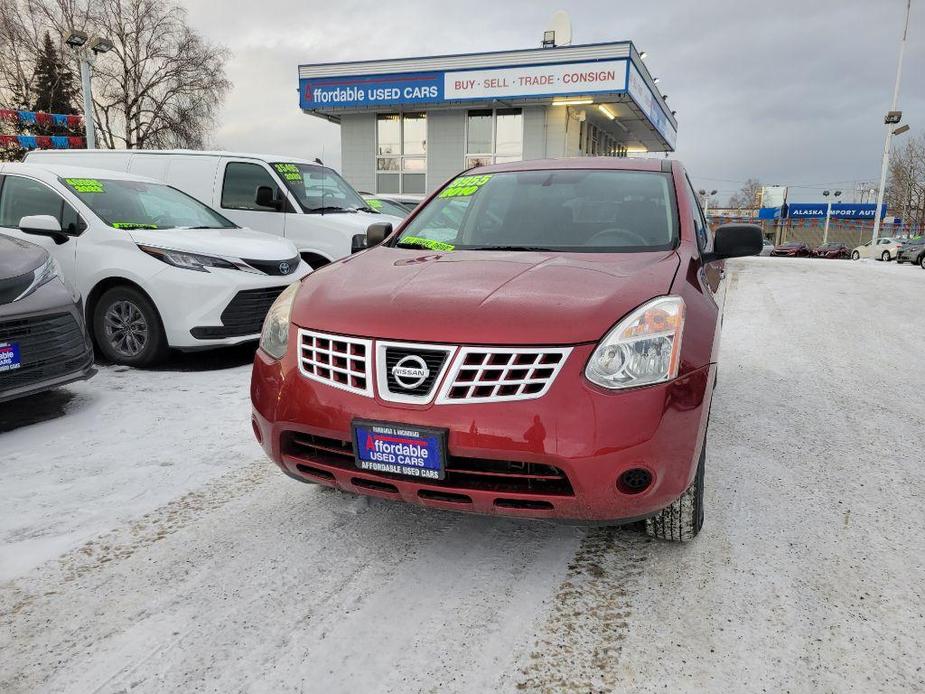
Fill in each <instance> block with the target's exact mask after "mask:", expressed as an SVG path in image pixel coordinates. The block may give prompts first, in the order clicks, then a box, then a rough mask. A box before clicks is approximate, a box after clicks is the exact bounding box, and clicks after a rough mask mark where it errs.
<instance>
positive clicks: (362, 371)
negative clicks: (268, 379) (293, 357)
mask: <svg viewBox="0 0 925 694" xmlns="http://www.w3.org/2000/svg"><path fill="white" fill-rule="evenodd" d="M371 357H372V341H371V340H363V339H360V338H356V337H344V336H343V335H331V334H328V333H317V332H314V331H311V330H302V329H300V330H299V370H300V371H301V372H302V375H303V376H305V377H306V378H310V379H312V380H314V381H320V382H322V383H327V384H328V385H330V386H333V387H335V388H340V389H342V390H348V391H350V392H352V393H359V394H360V395H366V396H368V397H372V394H373V384H372V374H371V373H370V371H371V368H370V367H371V364H370V361H371Z"/></svg>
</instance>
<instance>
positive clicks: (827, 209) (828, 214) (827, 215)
mask: <svg viewBox="0 0 925 694" xmlns="http://www.w3.org/2000/svg"><path fill="white" fill-rule="evenodd" d="M822 195H823V196H824V197H825V200H826V207H825V230H824V231H823V232H822V243H823V244H825V243H826V242H827V241H828V240H829V218H830V217H831V216H832V201H831V200H829V195H830V193H829V191H827V190H824V191H822ZM831 195H832V197H833V198H837V197H838V196H839V195H841V191H840V190H836V191H835V192H834V193H832V194H831Z"/></svg>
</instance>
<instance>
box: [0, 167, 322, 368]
mask: <svg viewBox="0 0 925 694" xmlns="http://www.w3.org/2000/svg"><path fill="white" fill-rule="evenodd" d="M0 234H5V235H8V236H13V237H17V238H20V239H26V240H29V241H31V242H32V243H35V244H39V245H41V246H42V247H44V248H45V249H46V250H47V251H48V252H49V253H50V254H51V256H52V258H54V260H55V262H56V264H57V266H58V269H59V274H61V275H62V276H63V277H64V279H65V280H67V281H68V283H69V284H70V285H71V286H73V287H75V288H76V289H77V291H78V292H79V293H80V294H81V295H82V296H83V300H84V312H85V315H86V317H87V325H88V326H89V327H90V330H91V332H92V334H93V337H94V341H95V343H96V345H97V347H98V350H99V352H100V353H101V354H103V355H104V356H105V357H106V358H107V359H109V360H110V361H112V362H115V363H117V364H127V365H130V366H150V365H152V364H154V363H156V362H158V361H160V360H161V359H163V358H164V356H166V353H167V349H168V347H174V348H179V349H181V350H196V349H203V348H209V347H218V346H222V345H234V344H238V343H240V342H245V341H250V340H256V339H258V338H259V337H260V331H261V328H262V326H263V319H264V317H265V316H266V314H267V311H268V310H269V308H270V306H271V304H272V303H273V302H274V301H275V300H276V298H277V297H278V296H279V295H280V294H281V293H282V292H283V291H284V290H285V289H286V287H288V286H289V285H291V284H292V283H293V282H296V281H298V280H300V279H301V278H303V277H304V276H305V275H307V274H308V273H309V272H311V268H309V266H308V265H307V264H306V263H305V262H304V261H302V260H301V259H300V258H299V255H298V252H297V251H296V248H295V246H294V245H293V244H292V243H291V242H289V241H287V240H286V239H281V238H278V237H275V236H271V235H269V234H263V233H259V232H256V231H251V230H248V229H242V228H240V227H239V226H237V225H236V224H234V223H233V222H231V221H230V220H228V219H226V218H225V217H223V216H222V215H220V214H218V213H217V212H216V211H215V210H212V209H210V208H209V207H207V206H206V205H204V204H203V203H201V202H199V201H198V200H196V199H195V198H193V197H192V196H190V195H187V194H186V193H183V192H181V191H179V190H177V189H176V188H171V187H170V186H167V185H165V184H163V183H161V182H160V181H155V180H153V179H149V178H142V177H140V176H132V175H130V174H126V173H119V172H115V171H103V170H98V169H87V168H74V167H68V166H52V165H50V164H48V163H47V162H46V163H45V164H44V165H38V164H0Z"/></svg>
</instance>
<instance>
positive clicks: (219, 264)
mask: <svg viewBox="0 0 925 694" xmlns="http://www.w3.org/2000/svg"><path fill="white" fill-rule="evenodd" d="M138 248H140V249H141V250H142V251H144V252H145V253H147V254H148V255H150V256H151V257H152V258H157V259H158V260H160V261H161V262H164V263H167V264H168V265H173V266H174V267H179V268H183V269H184V270H196V271H197V272H208V270H207V269H206V268H210V267H212V268H221V269H222V270H240V269H241V268H239V267H238V266H237V265H235V264H234V263H232V262H231V261H228V260H225V259H224V258H216V257H214V256H211V255H200V254H198V253H188V252H187V251H172V250H170V249H167V248H155V247H154V246H142V245H141V244H139V245H138Z"/></svg>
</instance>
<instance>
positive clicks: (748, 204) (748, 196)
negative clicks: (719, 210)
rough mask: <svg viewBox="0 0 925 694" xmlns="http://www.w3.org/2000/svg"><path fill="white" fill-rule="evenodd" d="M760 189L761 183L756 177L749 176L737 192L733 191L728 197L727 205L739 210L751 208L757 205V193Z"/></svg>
mask: <svg viewBox="0 0 925 694" xmlns="http://www.w3.org/2000/svg"><path fill="white" fill-rule="evenodd" d="M760 190H761V183H760V182H759V181H758V179H757V178H749V179H748V180H747V181H745V183H743V184H742V187H741V188H740V189H739V192H737V193H733V194H732V195H731V196H730V197H729V207H731V208H734V209H739V210H745V209H751V208H754V207H757V206H758V193H759V191H760Z"/></svg>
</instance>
